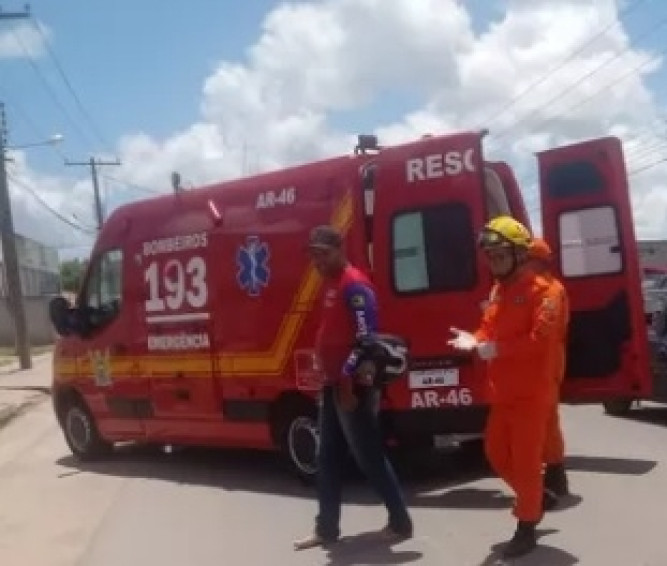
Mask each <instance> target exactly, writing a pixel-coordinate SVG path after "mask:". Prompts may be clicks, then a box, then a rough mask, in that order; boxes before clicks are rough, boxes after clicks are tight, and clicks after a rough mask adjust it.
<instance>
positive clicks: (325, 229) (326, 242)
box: [308, 224, 343, 249]
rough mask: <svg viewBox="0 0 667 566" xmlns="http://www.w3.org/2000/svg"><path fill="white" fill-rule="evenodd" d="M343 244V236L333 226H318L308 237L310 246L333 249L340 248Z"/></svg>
mask: <svg viewBox="0 0 667 566" xmlns="http://www.w3.org/2000/svg"><path fill="white" fill-rule="evenodd" d="M342 245H343V236H342V235H341V233H340V232H339V231H338V230H336V228H334V227H333V226H329V225H326V224H325V225H322V226H316V227H315V228H313V229H312V230H311V231H310V237H309V238H308V247H309V248H319V249H331V248H340V247H341V246H342Z"/></svg>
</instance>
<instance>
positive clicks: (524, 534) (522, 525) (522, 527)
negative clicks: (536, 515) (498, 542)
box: [503, 521, 537, 558]
mask: <svg viewBox="0 0 667 566" xmlns="http://www.w3.org/2000/svg"><path fill="white" fill-rule="evenodd" d="M536 547H537V536H536V534H535V523H530V522H527V521H519V523H518V524H517V527H516V531H515V532H514V536H513V537H512V539H511V540H510V541H509V542H508V543H507V545H506V546H505V549H504V550H503V558H517V557H519V556H523V555H524V554H528V553H529V552H531V551H533V550H534V549H535V548H536Z"/></svg>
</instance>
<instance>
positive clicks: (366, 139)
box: [354, 134, 382, 155]
mask: <svg viewBox="0 0 667 566" xmlns="http://www.w3.org/2000/svg"><path fill="white" fill-rule="evenodd" d="M381 149H382V148H381V147H380V146H379V145H378V137H377V136H376V135H373V134H359V136H357V145H356V147H355V148H354V154H355V155H359V154H362V155H366V153H367V152H368V151H375V152H378V151H380V150H381Z"/></svg>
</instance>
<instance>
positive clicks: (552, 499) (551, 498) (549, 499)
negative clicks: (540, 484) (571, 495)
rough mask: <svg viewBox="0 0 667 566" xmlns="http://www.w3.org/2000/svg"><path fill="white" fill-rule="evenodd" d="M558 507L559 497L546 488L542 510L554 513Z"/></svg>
mask: <svg viewBox="0 0 667 566" xmlns="http://www.w3.org/2000/svg"><path fill="white" fill-rule="evenodd" d="M557 506H558V496H557V495H556V494H555V493H554V492H553V491H551V490H550V489H547V488H544V492H543V493H542V509H543V510H544V511H553V510H554V509H555V508H556V507H557Z"/></svg>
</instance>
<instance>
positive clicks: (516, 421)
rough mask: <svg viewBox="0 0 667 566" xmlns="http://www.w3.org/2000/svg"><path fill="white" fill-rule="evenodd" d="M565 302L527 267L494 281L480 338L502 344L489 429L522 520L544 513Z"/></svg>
mask: <svg viewBox="0 0 667 566" xmlns="http://www.w3.org/2000/svg"><path fill="white" fill-rule="evenodd" d="M563 312H564V305H563V304H562V294H561V293H560V292H558V289H557V288H556V286H554V285H552V284H551V282H550V281H549V280H548V279H547V278H545V277H543V276H540V275H537V274H536V273H534V272H533V271H532V270H530V269H527V268H523V269H521V271H519V272H518V273H517V275H516V277H515V278H514V279H512V280H511V281H509V282H503V283H498V284H496V285H495V286H494V288H493V290H492V292H491V295H490V299H489V305H488V307H487V308H486V310H485V311H484V315H483V317H482V322H481V325H480V328H479V329H478V330H477V331H476V332H475V336H476V337H477V339H478V340H479V341H480V342H482V341H490V342H495V344H496V348H497V355H496V357H495V358H494V359H492V360H490V361H489V363H488V379H489V388H490V412H489V417H488V421H487V426H486V431H485V451H486V456H487V458H488V460H489V463H490V464H491V466H492V467H493V469H494V470H495V472H496V473H497V474H498V476H500V477H501V478H502V479H503V480H504V481H505V482H506V483H507V484H508V485H509V486H510V487H511V488H512V490H513V491H514V493H515V494H516V505H515V507H514V515H515V516H516V517H517V519H518V520H519V521H527V522H537V521H539V520H540V518H541V517H542V494H543V479H542V462H543V454H544V443H545V439H546V434H547V422H548V420H549V417H550V416H551V414H552V409H553V406H554V404H555V402H556V399H557V395H558V392H557V389H556V382H555V380H554V375H555V374H556V373H557V372H558V371H559V367H560V366H561V365H562V361H561V360H562V357H561V355H560V353H561V350H562V348H561V343H562V339H561V331H560V329H561V328H562V326H563V321H562V319H563Z"/></svg>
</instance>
